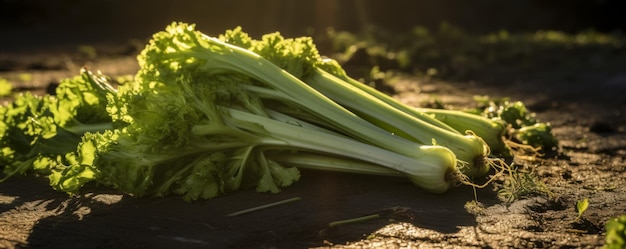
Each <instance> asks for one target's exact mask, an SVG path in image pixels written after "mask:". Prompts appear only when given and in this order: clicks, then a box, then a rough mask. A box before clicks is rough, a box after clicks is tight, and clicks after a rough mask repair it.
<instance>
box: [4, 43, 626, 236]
mask: <svg viewBox="0 0 626 249" xmlns="http://www.w3.org/2000/svg"><path fill="white" fill-rule="evenodd" d="M108 49H109V50H108V51H109V52H106V53H103V52H101V53H99V55H102V54H106V56H99V57H98V58H90V57H89V54H88V53H85V52H83V53H64V52H62V51H46V52H37V53H35V52H29V53H13V54H10V53H7V54H3V55H2V56H1V57H0V77H3V78H5V79H8V80H9V81H11V82H14V83H15V84H16V86H17V88H18V89H20V90H30V91H35V92H38V93H44V92H45V91H46V88H47V87H48V86H49V85H50V84H55V83H58V81H59V80H60V79H63V78H65V77H70V76H74V75H76V74H78V70H79V69H80V67H82V66H85V65H86V66H88V67H89V68H90V69H92V70H101V71H102V72H104V73H105V74H108V75H112V76H118V75H125V74H132V73H134V72H135V70H136V69H137V65H136V64H135V59H134V57H133V55H134V53H136V50H134V47H133V46H132V45H124V46H121V47H115V48H110V47H108ZM99 51H102V50H99ZM74 52H75V51H74ZM485 74H490V75H497V73H495V72H485ZM555 75H557V76H559V77H555ZM562 75H567V76H568V77H560V76H562ZM389 89H392V90H393V91H394V94H395V96H396V97H397V98H398V99H400V100H402V101H404V102H406V103H409V104H412V105H422V104H423V103H424V102H427V101H428V100H429V99H432V98H433V97H434V96H436V98H437V99H438V100H440V101H441V102H443V103H446V104H448V105H451V106H453V107H457V108H462V107H469V106H470V105H472V96H474V95H489V96H491V97H496V98H497V97H510V98H511V99H512V100H521V101H523V102H524V103H526V104H527V106H528V108H529V109H530V110H531V111H533V112H536V113H537V118H538V119H539V120H540V121H543V122H549V123H550V124H551V125H552V127H553V132H554V134H555V135H556V137H557V138H558V139H559V141H560V148H559V152H558V153H557V154H556V155H553V156H551V157H549V158H535V159H532V158H527V159H525V160H522V159H517V160H516V163H517V164H519V165H523V166H525V167H527V168H532V169H534V171H533V173H534V174H535V176H536V177H537V178H538V179H539V180H541V181H542V182H543V183H545V184H546V186H547V187H548V189H549V190H550V192H551V193H552V194H551V195H550V196H526V197H523V198H520V199H518V200H515V201H513V202H504V201H502V200H501V199H499V198H498V196H497V193H496V191H495V190H494V189H493V187H491V186H490V187H487V188H484V189H477V190H476V200H478V202H479V203H480V204H473V205H472V202H471V201H473V200H474V199H475V195H474V189H473V188H472V187H469V186H461V187H458V188H455V189H453V190H451V191H449V192H447V193H445V194H441V195H434V194H430V193H427V192H424V191H422V190H420V189H418V188H416V187H415V186H413V185H412V184H411V183H410V182H408V181H407V180H403V179H397V178H385V177H372V176H363V175H350V174H337V173H322V172H316V171H303V172H302V179H301V180H300V181H299V182H297V183H295V184H294V185H293V186H291V187H288V188H285V189H284V191H283V192H282V193H279V194H259V193H255V192H254V190H242V191H239V192H235V193H232V194H229V195H227V196H223V197H219V198H215V199H212V200H205V201H196V202H191V203H190V202H185V201H183V200H182V198H180V197H178V196H168V197H153V198H135V197H132V196H128V195H125V194H121V193H118V192H116V191H114V190H109V189H105V188H101V187H98V186H88V187H87V188H85V189H83V191H82V194H80V195H78V196H73V197H69V196H67V195H66V194H64V193H59V192H55V191H54V190H52V188H51V187H50V186H49V185H48V182H47V179H45V178H41V177H36V176H24V177H15V178H13V179H10V180H8V181H7V182H4V183H2V184H0V247H7V248H315V247H333V248H344V247H346V248H362V247H365V248H380V247H386V248H406V247H409V246H412V247H420V248H598V247H601V246H602V244H603V242H604V225H605V223H606V221H607V220H608V219H610V218H612V217H615V216H617V215H620V214H624V213H626V195H625V194H624V192H625V190H626V171H625V167H626V162H625V157H626V97H625V96H626V95H624V93H626V71H624V72H623V73H622V74H610V75H607V74H588V73H586V72H584V71H576V72H558V71H557V72H553V71H550V70H549V69H547V70H546V72H545V73H543V74H541V73H537V75H531V76H529V75H521V74H514V73H513V74H503V76H502V77H499V78H497V79H492V80H490V81H489V82H487V81H485V82H483V81H480V80H475V81H460V82H449V81H442V80H433V79H427V78H423V77H414V76H410V75H409V76H406V77H402V78H401V79H398V80H396V81H394V82H393V85H391V86H389ZM531 159H532V160H531ZM293 197H300V198H301V200H300V201H297V202H292V203H289V204H286V205H282V206H278V207H274V208H271V209H267V210H261V211H257V212H254V213H249V214H245V215H240V216H235V217H230V216H227V214H229V213H232V212H235V211H239V210H242V209H246V208H250V207H254V206H259V205H263V204H267V203H271V202H275V201H280V200H285V199H289V198H293ZM585 198H588V200H589V208H588V209H587V210H586V212H584V213H583V215H582V217H581V218H578V219H577V216H578V212H577V211H576V209H575V205H576V202H577V201H580V200H583V199H585ZM371 214H378V215H379V218H377V219H372V220H369V221H364V222H360V223H354V224H349V225H341V226H335V227H329V225H328V223H329V222H332V221H337V220H344V219H350V218H356V217H361V216H366V215H371Z"/></svg>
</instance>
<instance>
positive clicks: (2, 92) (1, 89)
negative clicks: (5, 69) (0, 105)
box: [0, 78, 13, 97]
mask: <svg viewBox="0 0 626 249" xmlns="http://www.w3.org/2000/svg"><path fill="white" fill-rule="evenodd" d="M12 91H13V85H12V84H11V82H9V81H8V80H6V79H3V78H0V97H4V96H9V95H10V94H11V92H12Z"/></svg>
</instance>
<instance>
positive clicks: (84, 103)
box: [0, 71, 114, 181]
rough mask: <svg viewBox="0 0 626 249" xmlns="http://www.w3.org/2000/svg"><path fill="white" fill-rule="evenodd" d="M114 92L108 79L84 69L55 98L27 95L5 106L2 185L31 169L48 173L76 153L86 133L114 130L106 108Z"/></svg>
mask: <svg viewBox="0 0 626 249" xmlns="http://www.w3.org/2000/svg"><path fill="white" fill-rule="evenodd" d="M112 91H114V90H113V89H112V88H111V87H110V86H109V85H108V83H107V82H106V80H105V79H104V78H101V76H96V75H93V74H92V73H91V72H89V71H83V72H82V73H81V75H80V76H77V77H74V78H71V79H66V80H63V81H62V82H61V83H60V85H59V87H58V88H57V89H56V95H55V96H52V95H46V96H36V95H33V94H31V93H29V92H25V93H20V94H17V95H16V96H15V99H14V100H13V102H11V103H9V104H8V105H6V106H2V107H1V108H0V113H2V119H1V120H0V127H1V129H0V132H1V134H0V146H1V147H2V150H1V154H0V165H2V172H3V174H4V177H3V179H2V181H4V180H6V179H7V178H9V177H11V176H13V175H16V174H24V173H26V172H28V171H30V170H36V171H37V172H39V173H49V172H50V170H52V169H53V168H54V167H56V166H57V165H58V164H61V163H62V161H63V160H64V156H65V154H66V153H67V152H70V151H74V150H75V149H76V146H77V145H78V143H79V142H80V140H81V136H82V135H83V133H85V132H87V131H99V130H104V129H108V128H111V127H112V124H111V119H110V118H109V116H108V114H107V112H106V110H105V107H104V106H105V105H106V95H107V94H109V93H111V92H112Z"/></svg>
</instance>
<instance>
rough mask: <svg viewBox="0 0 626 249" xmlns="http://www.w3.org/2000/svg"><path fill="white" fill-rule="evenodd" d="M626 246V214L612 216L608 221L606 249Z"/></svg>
mask: <svg viewBox="0 0 626 249" xmlns="http://www.w3.org/2000/svg"><path fill="white" fill-rule="evenodd" d="M624 247H626V214H625V215H620V216H618V217H615V218H612V219H611V220H609V221H608V222H607V223H606V236H605V244H604V247H603V248H605V249H618V248H624Z"/></svg>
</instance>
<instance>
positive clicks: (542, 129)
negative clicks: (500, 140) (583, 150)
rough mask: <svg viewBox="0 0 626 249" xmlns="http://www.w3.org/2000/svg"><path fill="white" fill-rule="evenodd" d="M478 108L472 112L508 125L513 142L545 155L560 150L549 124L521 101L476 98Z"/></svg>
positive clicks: (508, 134) (508, 131)
mask: <svg viewBox="0 0 626 249" xmlns="http://www.w3.org/2000/svg"><path fill="white" fill-rule="evenodd" d="M475 100H476V102H477V103H478V107H477V108H475V109H474V110H471V112H472V113H476V114H479V115H482V116H485V117H488V118H490V119H493V120H498V121H502V122H504V123H505V124H506V126H507V127H508V128H507V134H506V136H507V137H508V139H510V140H511V141H513V142H516V143H520V144H522V145H526V146H530V147H531V148H535V149H540V150H541V151H542V152H544V153H548V152H554V151H556V150H557V149H558V140H557V139H556V137H554V134H552V129H551V126H550V124H549V123H542V122H539V121H537V119H536V118H535V114H534V113H532V112H529V111H528V110H527V109H526V106H525V105H524V103H522V102H521V101H515V102H511V101H509V100H508V99H506V98H505V99H491V98H489V97H486V96H478V97H475Z"/></svg>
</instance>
